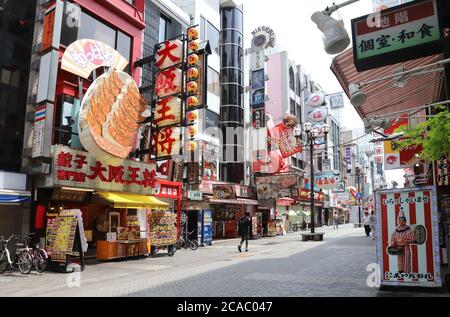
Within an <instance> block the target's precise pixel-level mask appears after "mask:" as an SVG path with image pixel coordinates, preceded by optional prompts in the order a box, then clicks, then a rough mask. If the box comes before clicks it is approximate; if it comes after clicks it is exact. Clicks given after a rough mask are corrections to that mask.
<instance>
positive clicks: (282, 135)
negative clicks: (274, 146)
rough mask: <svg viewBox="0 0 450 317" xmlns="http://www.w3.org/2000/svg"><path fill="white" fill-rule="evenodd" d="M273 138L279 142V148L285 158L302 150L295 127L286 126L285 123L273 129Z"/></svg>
mask: <svg viewBox="0 0 450 317" xmlns="http://www.w3.org/2000/svg"><path fill="white" fill-rule="evenodd" d="M272 134H274V135H272V138H274V139H275V140H276V141H277V142H278V148H279V150H280V152H281V155H282V156H283V158H288V157H290V156H292V155H294V154H297V153H299V152H301V151H302V144H301V141H300V139H298V138H296V137H295V136H294V129H290V128H288V127H286V126H285V125H284V124H283V123H281V124H279V125H277V126H276V127H274V128H273V129H272Z"/></svg>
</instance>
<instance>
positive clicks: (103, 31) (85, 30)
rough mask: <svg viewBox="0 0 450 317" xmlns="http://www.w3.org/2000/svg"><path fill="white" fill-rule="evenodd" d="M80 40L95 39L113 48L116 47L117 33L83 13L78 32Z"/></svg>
mask: <svg viewBox="0 0 450 317" xmlns="http://www.w3.org/2000/svg"><path fill="white" fill-rule="evenodd" d="M78 38H79V39H94V40H97V41H100V42H103V43H105V44H108V45H109V46H111V47H114V48H115V47H116V31H115V30H114V29H113V28H111V27H109V26H107V25H106V24H104V23H102V22H100V21H98V20H96V19H95V18H93V17H91V16H90V15H88V14H87V13H85V12H82V13H81V25H80V29H79V31H78Z"/></svg>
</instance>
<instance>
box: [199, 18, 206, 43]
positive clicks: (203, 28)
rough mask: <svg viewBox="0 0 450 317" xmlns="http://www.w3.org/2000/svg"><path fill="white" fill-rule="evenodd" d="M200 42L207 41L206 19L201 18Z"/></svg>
mask: <svg viewBox="0 0 450 317" xmlns="http://www.w3.org/2000/svg"><path fill="white" fill-rule="evenodd" d="M200 40H201V41H206V19H205V18H204V17H200Z"/></svg>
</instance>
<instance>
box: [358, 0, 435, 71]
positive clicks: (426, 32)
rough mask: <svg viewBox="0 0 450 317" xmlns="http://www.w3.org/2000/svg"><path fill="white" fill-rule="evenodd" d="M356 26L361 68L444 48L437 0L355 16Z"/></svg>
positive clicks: (406, 58) (366, 68) (401, 60)
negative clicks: (441, 40) (441, 41)
mask: <svg viewBox="0 0 450 317" xmlns="http://www.w3.org/2000/svg"><path fill="white" fill-rule="evenodd" d="M352 30H353V43H354V45H353V55H354V59H355V66H356V69H357V70H358V71H359V72H361V71H365V70H368V69H372V68H377V67H382V66H386V65H392V64H396V63H400V62H403V61H406V60H412V59H416V58H419V57H424V56H428V55H433V54H437V53H440V52H441V51H442V45H441V43H440V39H441V28H440V26H439V17H438V9H437V4H436V1H435V0H427V1H422V2H418V1H414V2H412V3H407V4H404V5H402V6H397V7H394V8H391V9H388V10H385V11H382V12H381V13H380V12H378V13H374V14H371V15H367V16H363V17H360V18H357V19H354V20H352Z"/></svg>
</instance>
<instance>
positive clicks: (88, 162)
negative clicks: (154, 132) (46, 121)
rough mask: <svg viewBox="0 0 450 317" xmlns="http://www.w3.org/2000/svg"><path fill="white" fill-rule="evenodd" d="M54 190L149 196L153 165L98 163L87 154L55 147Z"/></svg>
mask: <svg viewBox="0 0 450 317" xmlns="http://www.w3.org/2000/svg"><path fill="white" fill-rule="evenodd" d="M52 152H53V173H52V174H53V186H54V187H70V188H81V189H92V190H102V191H112V192H125V193H134V194H145V195H152V194H153V192H154V188H155V185H156V166H155V164H145V163H140V162H136V161H132V160H125V161H123V163H122V164H120V165H111V164H109V163H105V162H102V161H98V160H97V159H95V158H94V157H92V156H90V155H89V154H88V153H86V152H82V151H76V150H73V149H70V148H67V147H63V146H54V147H53V148H52Z"/></svg>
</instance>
